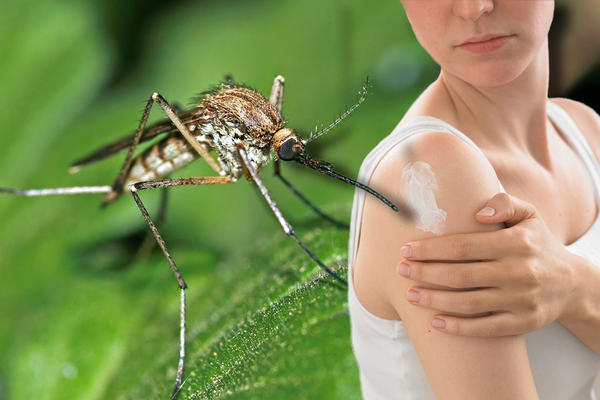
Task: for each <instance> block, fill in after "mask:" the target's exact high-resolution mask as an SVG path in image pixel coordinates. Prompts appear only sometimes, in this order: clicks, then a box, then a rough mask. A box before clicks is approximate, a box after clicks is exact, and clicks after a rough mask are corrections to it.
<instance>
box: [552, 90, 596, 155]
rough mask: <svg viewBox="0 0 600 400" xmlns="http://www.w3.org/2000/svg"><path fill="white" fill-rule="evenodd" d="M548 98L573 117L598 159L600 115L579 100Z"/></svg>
mask: <svg viewBox="0 0 600 400" xmlns="http://www.w3.org/2000/svg"><path fill="white" fill-rule="evenodd" d="M549 100H550V101H552V102H553V103H554V104H557V105H558V106H560V107H562V108H563V109H564V110H565V111H566V112H567V114H569V116H570V117H571V118H573V120H574V121H575V123H576V124H577V127H578V128H579V130H580V131H581V133H583V135H584V136H585V138H586V139H587V141H588V143H589V144H590V146H591V147H592V151H593V152H594V155H595V156H596V159H597V160H599V161H600V115H598V113H597V112H596V111H595V110H594V109H593V108H591V107H590V106H588V105H586V104H584V103H582V102H580V101H576V100H572V99H567V98H565V97H553V98H551V99H549Z"/></svg>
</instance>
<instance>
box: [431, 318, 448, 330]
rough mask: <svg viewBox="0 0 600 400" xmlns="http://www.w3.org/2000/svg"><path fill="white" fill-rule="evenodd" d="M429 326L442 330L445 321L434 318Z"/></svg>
mask: <svg viewBox="0 0 600 400" xmlns="http://www.w3.org/2000/svg"><path fill="white" fill-rule="evenodd" d="M431 325H433V326H434V327H435V328H440V329H444V328H445V327H446V321H444V320H443V319H439V318H435V319H434V320H433V321H431Z"/></svg>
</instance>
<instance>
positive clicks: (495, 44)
mask: <svg viewBox="0 0 600 400" xmlns="http://www.w3.org/2000/svg"><path fill="white" fill-rule="evenodd" d="M513 36H514V35H508V36H496V37H494V38H492V39H488V40H484V41H481V42H474V43H463V44H461V45H460V46H458V47H459V48H461V49H463V50H467V51H470V52H471V53H490V52H492V51H495V50H498V49H499V48H501V47H502V46H504V45H505V44H506V43H507V42H508V41H509V40H510V39H511V38H512V37H513Z"/></svg>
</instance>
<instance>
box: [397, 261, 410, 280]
mask: <svg viewBox="0 0 600 400" xmlns="http://www.w3.org/2000/svg"><path fill="white" fill-rule="evenodd" d="M398 273H399V274H400V275H404V276H406V277H410V267H409V266H408V265H407V264H405V263H402V264H400V265H399V266H398Z"/></svg>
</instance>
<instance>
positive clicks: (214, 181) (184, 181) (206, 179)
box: [129, 176, 233, 400]
mask: <svg viewBox="0 0 600 400" xmlns="http://www.w3.org/2000/svg"><path fill="white" fill-rule="evenodd" d="M232 181H233V180H232V179H231V178H230V177H228V176H203V177H197V178H177V179H163V180H157V181H147V182H139V183H135V184H133V185H131V186H130V188H129V189H130V190H131V195H132V196H133V199H134V200H135V203H136V204H137V206H138V208H139V209H140V212H141V213H142V215H143V216H144V219H145V220H146V222H147V223H148V226H149V227H150V230H151V231H152V234H153V235H154V238H155V239H156V242H157V243H158V245H159V246H160V248H161V250H162V252H163V254H164V255H165V257H166V259H167V262H168V263H169V266H170V267H171V271H173V275H175V279H176V280H177V284H178V285H179V289H180V291H181V304H180V312H179V313H180V325H179V363H178V365H177V377H176V378H175V389H174V390H173V394H172V395H171V399H172V400H173V399H175V398H176V397H177V394H178V393H179V390H180V389H181V380H182V377H183V364H184V360H185V289H187V285H186V283H185V281H184V280H183V276H182V275H181V273H180V272H179V268H177V265H176V264H175V261H174V260H173V257H172V256H171V253H170V252H169V249H167V245H166V243H165V241H164V240H163V238H162V236H161V235H160V233H159V232H158V228H157V227H156V225H155V224H154V222H153V221H152V218H150V214H149V213H148V210H147V209H146V207H145V206H144V203H142V200H141V199H140V196H138V194H137V192H138V191H139V190H144V189H155V188H168V187H170V186H184V185H218V184H223V183H231V182H232Z"/></svg>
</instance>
